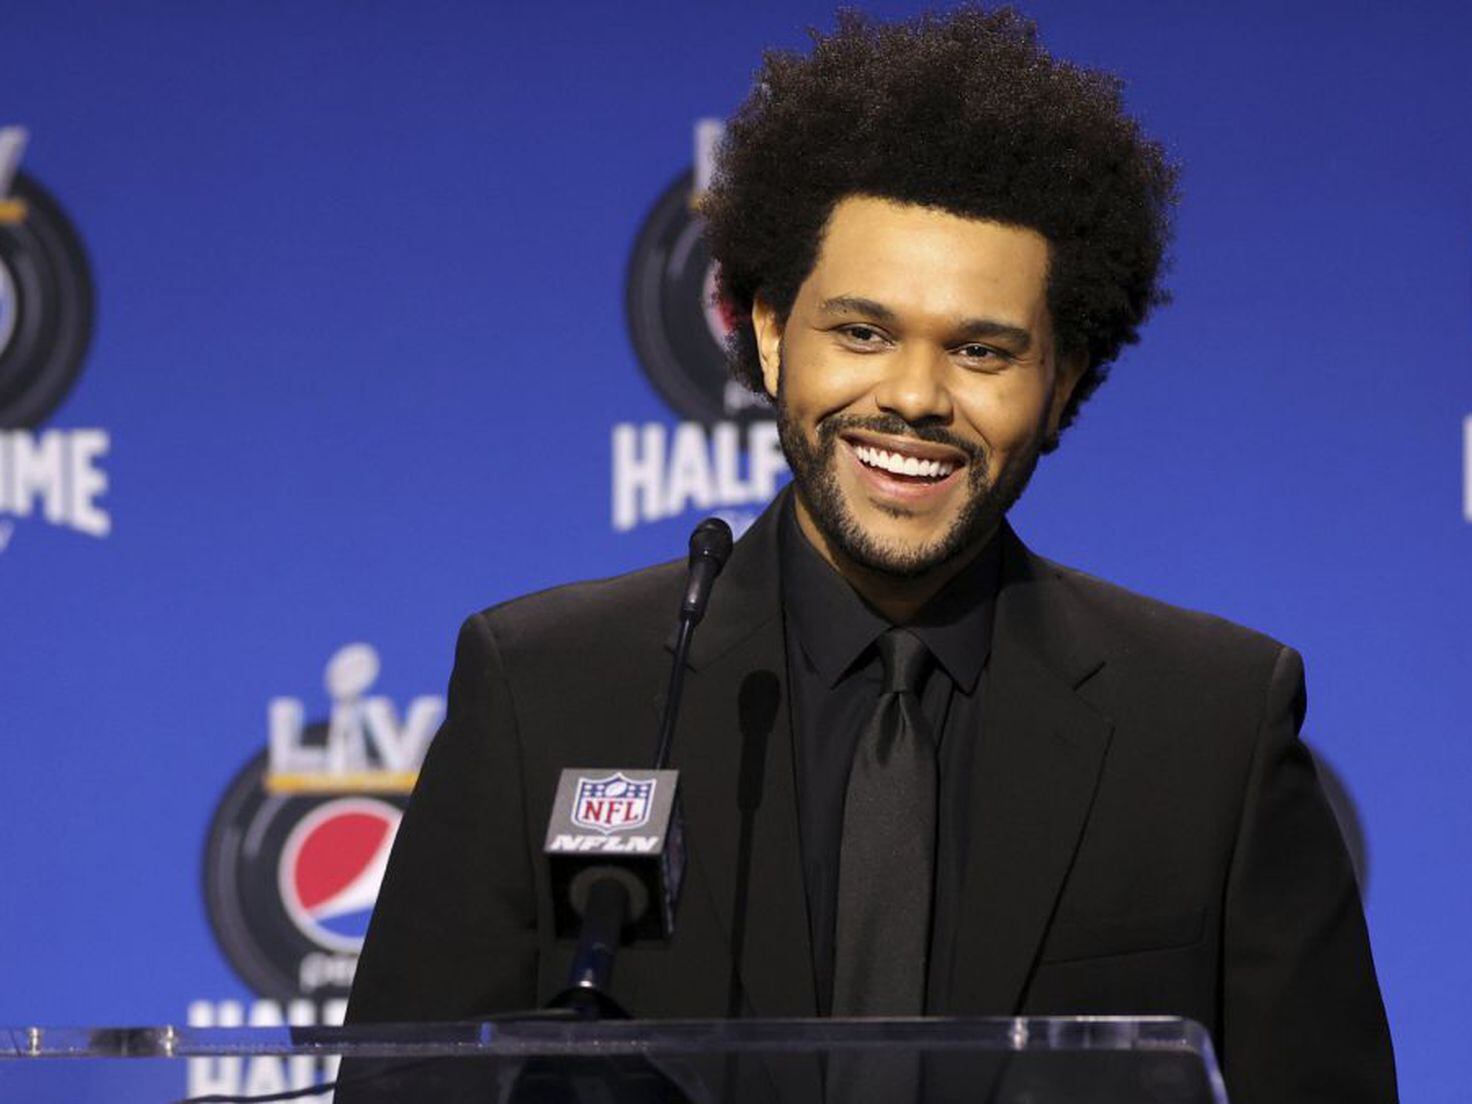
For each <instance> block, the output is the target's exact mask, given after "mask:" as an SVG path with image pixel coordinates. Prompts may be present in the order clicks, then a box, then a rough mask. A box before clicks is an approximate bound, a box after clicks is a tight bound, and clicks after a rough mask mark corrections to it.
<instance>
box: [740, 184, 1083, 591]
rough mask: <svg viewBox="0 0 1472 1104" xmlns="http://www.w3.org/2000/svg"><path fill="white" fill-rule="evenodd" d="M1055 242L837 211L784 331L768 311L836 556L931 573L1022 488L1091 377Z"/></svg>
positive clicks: (785, 408)
mask: <svg viewBox="0 0 1472 1104" xmlns="http://www.w3.org/2000/svg"><path fill="white" fill-rule="evenodd" d="M1048 255H1049V248H1048V242H1047V240H1046V239H1045V238H1044V237H1042V235H1040V234H1038V233H1036V232H1034V231H1032V230H1026V229H1020V228H1018V227H1013V226H1006V225H1003V224H1001V223H997V222H991V221H987V220H983V219H972V218H963V217H960V216H957V215H953V214H949V213H947V212H944V211H940V210H937V209H933V208H929V207H919V206H914V205H909V204H899V203H894V202H891V201H888V200H882V199H875V198H871V197H866V196H853V197H849V198H847V199H844V200H843V201H841V202H840V203H839V204H838V205H837V206H836V207H835V208H834V210H833V214H832V216H831V217H830V219H829V221H828V226H827V229H826V232H825V234H824V238H823V242H822V246H821V249H820V250H819V255H818V258H817V262H816V264H815V265H814V267H813V271H812V273H811V274H810V275H809V276H808V278H807V280H806V281H805V282H804V283H803V285H802V287H801V289H800V290H799V292H798V295H797V299H796V301H795V302H794V304H793V308H792V311H791V314H790V315H789V317H788V319H787V321H786V323H785V325H783V324H780V323H779V322H778V320H777V319H776V317H775V315H774V314H773V312H772V311H771V310H770V309H768V308H767V307H766V306H765V305H764V304H762V303H761V302H758V303H757V304H756V308H755V310H754V311H753V321H754V323H755V326H756V333H757V341H758V347H759V348H760V350H761V354H762V367H763V376H764V380H765V383H766V387H767V390H768V391H769V392H771V393H772V394H773V395H774V396H775V397H776V398H777V405H778V419H779V429H780V431H781V437H782V445H783V448H784V451H785V452H786V454H787V458H788V463H789V464H790V465H791V467H792V471H793V478H794V482H795V484H796V486H797V492H798V518H799V521H800V522H801V523H802V525H803V528H804V530H805V531H806V532H807V533H808V535H809V537H810V538H813V539H814V540H815V543H817V544H818V546H819V548H820V549H822V550H823V551H824V553H825V554H826V555H827V557H828V559H829V560H830V561H832V562H834V563H838V564H840V566H841V561H842V560H843V559H847V560H848V561H849V562H851V563H855V564H858V565H859V566H861V567H864V568H866V569H868V570H871V571H876V572H879V573H881V574H886V575H893V576H907V577H914V576H922V575H925V574H926V573H927V572H929V571H931V570H933V569H935V568H937V567H940V566H941V565H943V564H946V563H948V562H951V561H954V560H956V558H957V557H960V556H962V555H964V554H965V553H967V552H969V551H973V550H975V549H976V548H978V547H979V546H980V544H981V542H982V541H984V540H985V539H986V538H987V537H988V536H989V535H990V534H991V532H992V531H993V530H994V529H995V527H996V525H997V524H998V522H999V521H1000V520H1001V518H1002V516H1003V514H1005V513H1006V511H1007V509H1008V508H1009V507H1010V506H1011V505H1012V503H1013V502H1014V501H1015V500H1016V498H1017V496H1018V495H1019V494H1021V493H1022V489H1023V487H1024V486H1025V485H1026V483H1027V480H1028V477H1029V476H1030V475H1031V474H1032V469H1033V466H1034V464H1035V463H1036V461H1037V457H1038V453H1039V451H1040V449H1041V448H1042V445H1043V443H1044V442H1045V441H1046V440H1047V438H1048V436H1049V435H1050V434H1051V433H1053V432H1054V431H1055V430H1056V428H1057V425H1058V419H1059V417H1060V415H1061V413H1062V410H1063V406H1064V404H1065V403H1066V401H1067V398H1068V395H1069V393H1070V392H1071V390H1072V388H1073V385H1074V383H1076V382H1077V378H1078V374H1079V373H1078V371H1077V370H1076V369H1073V368H1069V369H1064V370H1063V371H1062V372H1061V374H1060V368H1059V366H1058V364H1057V363H1056V360H1055V355H1054V349H1053V332H1052V324H1051V320H1050V318H1049V314H1048V308H1047V275H1048Z"/></svg>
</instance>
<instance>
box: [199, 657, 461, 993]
mask: <svg viewBox="0 0 1472 1104" xmlns="http://www.w3.org/2000/svg"><path fill="white" fill-rule="evenodd" d="M378 673H379V660H378V653H377V652H376V651H375V650H374V649H373V648H372V647H370V646H369V645H367V644H349V645H348V646H346V647H344V648H342V649H340V650H339V651H338V652H337V654H336V655H334V656H333V657H332V659H331V660H330V661H329V662H328V664H327V669H326V674H325V679H324V681H325V684H326V689H327V694H328V697H329V698H330V700H331V707H330V709H329V711H328V715H327V716H326V717H325V718H323V719H319V720H314V721H308V720H307V719H306V718H307V713H306V708H305V706H304V704H303V703H302V701H301V700H300V699H297V698H287V697H281V698H276V699H274V700H272V701H271V702H270V704H269V706H268V708H267V715H268V719H269V736H268V740H267V745H268V746H267V748H266V750H264V751H262V752H261V753H260V754H259V755H257V756H256V757H255V758H253V759H252V760H251V761H250V762H249V763H247V764H246V765H245V767H244V768H243V769H242V770H241V771H240V773H239V774H237V775H236V776H235V778H234V779H233V780H232V781H231V783H230V785H229V787H228V788H227V790H226V792H225V796H224V798H223V799H222V800H221V802H220V805H219V807H218V809H217V810H216V812H215V816H214V820H213V822H212V823H211V825H210V831H209V840H208V844H207V847H206V853H205V899H206V904H207V906H208V910H209V916H210V922H211V924H212V926H213V927H214V930H215V935H216V937H217V938H218V940H219V943H220V947H221V949H222V950H223V951H224V952H225V955H226V957H227V958H228V959H229V960H230V963H231V965H233V966H234V967H235V970H236V972H237V973H239V975H240V976H241V978H242V979H243V980H244V981H245V982H246V984H248V985H249V986H250V987H251V988H252V989H254V990H255V991H256V992H257V993H258V994H260V995H262V996H266V997H271V998H274V999H278V1000H287V999H290V998H293V997H300V996H312V997H316V998H318V999H323V998H331V997H336V996H341V995H344V994H346V992H347V990H348V987H349V985H350V984H351V983H352V977H353V970H354V968H355V967H356V966H357V956H358V952H359V950H361V948H362V946H363V936H364V934H365V933H366V931H367V928H368V918H369V916H370V914H371V913H372V911H373V903H374V901H375V900H376V899H377V896H378V887H379V885H380V884H381V883H382V881H383V872H384V867H385V865H386V864H387V862H388V854H389V849H390V848H391V847H392V846H393V840H394V833H395V832H396V831H397V830H398V826H399V818H400V817H401V816H402V814H403V809H404V806H405V804H406V802H407V800H408V795H409V792H410V790H412V789H413V787H414V781H415V779H416V778H417V776H418V771H419V766H420V764H421V763H422V761H423V759H424V753H425V751H426V750H427V749H428V747H429V743H430V741H431V740H432V739H433V737H434V733H435V730H436V729H437V728H438V727H439V724H440V721H441V720H442V719H443V717H444V713H445V703H444V700H443V699H442V698H439V697H433V696H426V697H419V698H416V699H414V700H413V701H412V702H410V703H409V706H408V708H407V709H405V710H404V712H403V714H402V718H401V717H400V714H399V712H398V710H397V709H396V708H395V706H394V704H393V702H391V701H390V700H389V699H388V698H386V697H380V696H371V695H370V694H369V693H368V691H369V690H370V689H371V688H372V686H373V683H374V682H375V680H376V679H377V678H378Z"/></svg>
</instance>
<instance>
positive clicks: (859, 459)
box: [840, 433, 967, 507]
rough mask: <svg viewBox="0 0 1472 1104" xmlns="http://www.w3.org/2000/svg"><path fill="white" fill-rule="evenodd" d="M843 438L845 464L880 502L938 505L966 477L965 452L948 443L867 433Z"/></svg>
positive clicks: (849, 434) (841, 438) (851, 434)
mask: <svg viewBox="0 0 1472 1104" xmlns="http://www.w3.org/2000/svg"><path fill="white" fill-rule="evenodd" d="M840 441H841V443H842V446H843V447H842V449H841V450H840V452H841V453H842V455H843V456H844V463H845V464H846V465H847V466H848V467H850V468H851V469H852V470H853V471H854V473H855V474H856V475H857V476H858V480H859V484H860V486H862V487H864V488H865V489H866V490H867V491H868V492H869V493H870V494H871V495H872V496H873V497H874V498H876V499H878V500H881V501H882V500H884V499H888V500H890V501H896V502H903V503H905V504H906V505H907V506H912V507H914V506H921V507H923V506H928V505H932V504H937V503H939V502H940V501H941V500H942V499H944V498H948V497H949V495H950V492H951V490H952V488H954V487H956V486H958V485H960V484H961V483H963V482H964V480H965V469H966V466H967V457H966V455H965V454H964V453H962V452H960V451H959V450H957V449H955V448H951V447H948V446H946V445H940V444H934V443H931V442H929V441H921V440H918V439H915V438H894V437H888V436H881V435H879V434H868V433H845V434H843V435H842V436H841V437H840Z"/></svg>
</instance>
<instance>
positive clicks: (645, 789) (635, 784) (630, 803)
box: [572, 771, 659, 835]
mask: <svg viewBox="0 0 1472 1104" xmlns="http://www.w3.org/2000/svg"><path fill="white" fill-rule="evenodd" d="M658 784H659V783H658V780H656V779H653V778H650V779H646V780H643V781H637V780H635V779H633V778H630V777H629V776H628V775H626V774H625V773H624V772H623V771H618V772H617V773H616V774H610V775H609V776H608V777H607V778H582V777H579V778H578V788H577V797H576V799H575V800H574V802H573V813H572V822H573V824H575V825H576V826H577V827H579V828H591V829H592V830H593V831H595V832H602V833H603V834H604V835H607V834H609V833H610V832H631V831H633V830H634V829H635V828H642V827H643V826H644V825H645V824H648V823H649V799H650V797H651V796H652V795H653V793H654V788H655V786H657V785H658Z"/></svg>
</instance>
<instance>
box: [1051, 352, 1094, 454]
mask: <svg viewBox="0 0 1472 1104" xmlns="http://www.w3.org/2000/svg"><path fill="white" fill-rule="evenodd" d="M1088 367H1089V356H1088V354H1087V353H1083V352H1078V353H1067V354H1063V355H1060V356H1059V357H1058V371H1057V375H1056V376H1055V377H1054V379H1053V401H1052V404H1051V405H1050V406H1049V408H1048V436H1047V440H1049V441H1051V442H1055V443H1056V442H1057V440H1058V426H1059V423H1061V422H1062V421H1063V411H1064V410H1066V409H1067V408H1068V400H1069V399H1071V398H1072V397H1073V391H1074V388H1076V387H1077V386H1078V381H1079V380H1081V379H1083V378H1084V372H1085V371H1087V370H1088Z"/></svg>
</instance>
